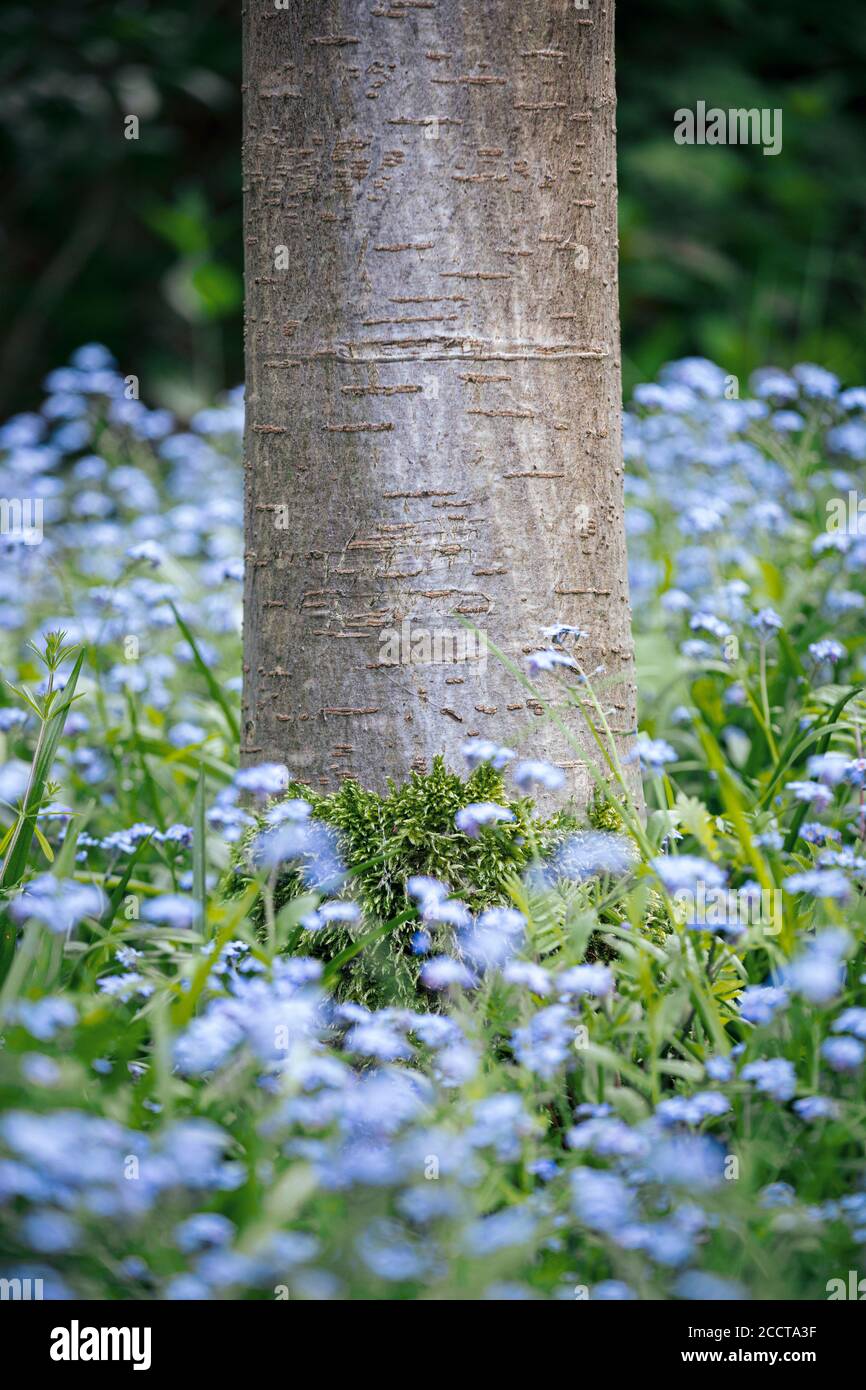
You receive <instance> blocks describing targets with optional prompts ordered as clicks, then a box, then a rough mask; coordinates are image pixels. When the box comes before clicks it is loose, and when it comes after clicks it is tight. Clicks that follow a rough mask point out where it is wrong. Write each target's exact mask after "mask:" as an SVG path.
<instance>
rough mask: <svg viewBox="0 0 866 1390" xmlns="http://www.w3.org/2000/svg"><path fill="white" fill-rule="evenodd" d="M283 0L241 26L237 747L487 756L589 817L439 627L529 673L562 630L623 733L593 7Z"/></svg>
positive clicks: (600, 18) (249, 757)
mask: <svg viewBox="0 0 866 1390" xmlns="http://www.w3.org/2000/svg"><path fill="white" fill-rule="evenodd" d="M277 3H279V0H247V6H246V10H245V43H244V46H245V114H244V133H245V154H244V182H245V235H246V360H247V411H248V418H247V435H246V470H247V502H246V538H247V539H246V546H247V587H246V608H245V611H246V619H245V665H244V671H245V692H244V738H243V749H242V752H243V756H244V758H245V759H246V761H248V762H250V761H261V760H262V759H276V760H279V761H283V762H286V763H287V764H288V766H289V768H290V770H291V772H292V773H293V774H294V775H296V776H298V777H300V778H301V779H302V780H304V781H306V782H308V783H310V784H311V785H312V786H314V787H315V788H317V789H321V790H327V789H332V788H334V787H335V786H337V785H338V784H339V782H340V780H341V779H343V778H345V777H347V776H353V777H357V778H358V780H359V781H361V782H362V783H364V784H365V785H367V786H372V787H378V788H381V787H382V786H383V784H384V781H385V779H386V778H387V777H389V776H392V777H395V778H397V779H398V780H402V779H403V778H405V776H406V774H407V772H408V771H409V770H410V769H413V768H425V767H427V766H429V763H430V760H431V758H432V757H433V756H434V755H435V754H436V753H439V752H441V753H444V754H445V755H446V757H447V759H448V761H449V763H450V764H451V765H452V766H455V767H462V766H463V763H462V759H461V757H460V752H459V749H460V745H461V744H462V743H463V742H464V740H466V739H467V738H469V737H471V736H481V737H485V738H492V739H495V740H497V741H499V742H502V743H507V744H509V745H511V746H513V747H515V748H517V749H518V750H519V751H520V752H521V753H522V754H524V755H527V756H532V757H544V758H548V759H550V760H552V761H553V762H556V763H558V764H560V765H561V766H563V767H564V768H566V770H567V774H568V783H569V789H570V790H571V792H573V794H574V796H575V798H576V799H577V801H578V802H585V801H586V799H587V796H588V794H589V792H590V791H591V781H590V778H589V776H588V774H587V770H586V767H585V759H584V757H582V756H581V755H580V754H579V753H578V752H576V751H575V749H574V748H573V747H571V746H570V745H569V743H568V742H567V740H566V739H565V738H564V737H563V736H562V734H561V732H559V731H557V729H556V728H555V727H554V725H553V723H552V721H550V720H547V719H545V718H544V717H543V711H542V707H541V705H539V704H538V703H537V702H536V700H535V699H534V697H533V696H532V694H531V693H530V692H528V691H527V690H526V688H525V687H524V686H522V685H521V684H520V682H519V681H518V680H517V679H515V677H514V675H513V674H512V673H511V672H509V670H507V669H506V667H505V666H504V665H503V664H502V663H501V662H500V661H499V660H498V659H497V657H496V656H494V655H493V654H492V652H488V653H487V657H486V660H485V659H484V651H483V648H477V647H476V648H474V649H473V646H472V643H471V641H470V639H469V638H468V637H467V630H466V628H465V627H463V626H462V625H461V624H462V623H464V622H465V623H468V624H471V625H474V626H475V627H476V628H477V629H478V630H480V632H482V633H483V634H485V635H486V640H487V642H489V643H490V644H495V645H496V646H497V647H499V648H501V649H502V651H503V652H504V653H505V654H506V655H507V657H508V658H509V660H510V661H512V662H513V663H515V664H516V665H519V666H520V667H521V668H522V669H525V665H524V663H525V657H526V654H527V653H529V652H531V651H533V650H536V649H538V648H539V647H543V646H545V645H547V643H546V640H545V639H544V638H543V637H542V635H541V629H542V627H543V626H544V625H546V624H551V623H554V622H564V623H569V624H574V625H575V626H577V627H579V628H581V629H582V630H583V631H584V632H586V633H587V634H588V636H586V637H585V638H582V639H581V640H580V642H579V643H578V646H577V653H578V655H579V657H580V660H581V664H582V665H583V667H584V669H586V670H587V671H592V670H594V669H595V668H596V667H598V666H603V667H604V668H605V671H606V676H605V677H599V678H597V680H598V683H599V686H600V692H601V699H602V703H603V704H604V705H605V706H606V708H607V709H608V710H609V712H610V722H611V725H612V727H613V729H614V730H615V732H616V733H617V735H618V737H619V738H620V739H621V740H627V737H628V735H629V734H630V733H632V732H633V731H634V728H635V718H636V716H635V692H634V682H633V652H632V642H631V632H630V616H631V615H630V609H629V599H628V586H627V577H626V556H625V537H624V527H623V494H622V460H621V450H620V407H621V387H620V355H619V313H618V300H617V228H616V134H615V131H616V127H615V91H614V63H613V26H614V15H613V3H612V0H591V3H590V4H589V5H588V6H587V7H585V8H584V7H582V6H581V5H580V4H575V0H282V3H283V7H282V8H277ZM437 634H438V637H437ZM461 644H462V645H461ZM473 653H474V654H473ZM428 658H429V659H428ZM539 685H540V689H541V690H542V693H543V694H544V696H545V698H548V697H550V698H552V699H554V700H555V697H556V696H557V693H558V688H557V685H556V678H555V677H553V676H550V675H545V676H542V677H540V679H539ZM566 717H567V719H568V723H569V726H570V728H572V730H573V732H574V734H575V736H576V737H577V738H578V739H579V740H580V743H581V746H582V748H583V749H584V750H585V757H589V758H594V757H596V754H595V750H594V745H593V743H592V740H591V737H590V736H589V734H588V732H587V730H586V728H585V725H584V724H583V721H582V720H581V718H580V716H579V715H578V714H576V713H575V712H574V711H570V712H569V713H568V715H567V716H566Z"/></svg>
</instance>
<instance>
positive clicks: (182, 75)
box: [0, 0, 866, 409]
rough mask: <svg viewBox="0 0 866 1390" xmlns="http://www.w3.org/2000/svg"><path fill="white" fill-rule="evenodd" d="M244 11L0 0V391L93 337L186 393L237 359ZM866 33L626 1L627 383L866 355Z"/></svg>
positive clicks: (709, 7) (159, 386)
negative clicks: (779, 142)
mask: <svg viewBox="0 0 866 1390" xmlns="http://www.w3.org/2000/svg"><path fill="white" fill-rule="evenodd" d="M238 21H239V16H238V11H237V7H236V6H235V5H233V4H230V3H228V0H215V3H212V4H210V5H208V6H204V7H203V6H194V5H192V6H191V5H183V6H181V5H177V4H175V3H172V0H163V3H161V4H160V5H150V6H144V5H142V4H141V3H139V0H121V3H119V4H116V5H112V6H105V5H93V4H88V3H85V2H84V0H67V3H65V4H64V5H62V6H56V7H50V8H46V7H44V6H43V7H34V6H32V5H25V4H22V3H20V0H12V2H11V3H8V4H7V5H5V6H4V9H3V14H2V17H0V40H2V41H0V77H2V84H0V89H2V91H3V93H4V96H3V98H2V100H0V152H2V156H3V165H4V168H6V169H7V170H8V171H9V175H8V184H9V188H10V190H11V191H10V192H9V196H8V197H7V200H6V210H5V216H4V245H5V254H6V263H7V266H8V272H9V273H8V275H7V276H6V279H5V285H4V290H3V296H2V299H0V309H2V313H3V319H4V322H5V323H6V324H7V339H8V346H7V350H6V353H5V355H4V357H3V359H2V372H0V392H3V393H5V395H3V396H2V397H0V409H3V408H6V409H8V408H10V407H11V405H12V403H18V402H21V401H28V402H29V401H30V400H33V399H35V393H36V391H37V389H38V383H39V381H40V379H41V378H42V377H43V376H44V375H45V373H46V372H47V371H48V370H49V368H50V367H52V366H53V365H54V363H55V362H57V361H60V360H61V359H62V358H63V357H65V356H66V355H67V354H68V353H69V352H70V351H71V350H72V348H73V347H74V346H75V344H76V343H78V342H81V341H83V340H85V339H87V338H91V337H103V338H104V339H105V340H106V341H109V342H111V343H112V344H113V346H114V347H115V350H116V351H117V352H118V355H119V357H120V359H121V362H122V364H123V368H124V371H126V372H134V373H135V374H136V375H137V376H138V377H139V378H140V380H141V381H142V383H143V388H144V389H145V391H146V394H147V396H148V398H149V399H159V400H160V402H161V403H162V404H168V405H169V406H171V407H173V408H181V407H182V406H184V405H188V403H189V400H190V398H191V397H192V398H196V399H198V400H199V401H200V402H201V401H202V400H204V399H209V398H210V395H209V393H211V392H212V393H216V391H217V390H218V389H219V387H220V386H222V385H226V384H227V383H229V382H232V381H235V380H237V379H238V378H239V376H240V373H241V365H242V363H241V356H240V352H241V342H242V338H241V331H240V306H241V276H242V260H241V256H242V237H241V192H242V180H241V176H240V153H239V132H240V126H241V51H240V49H241V42H240V26H239V22H238ZM406 23H407V24H410V23H414V20H413V19H412V17H411V16H410V17H409V18H407V20H406ZM864 43H866V39H864V32H863V24H862V22H861V15H860V7H859V5H858V3H857V0H837V2H836V3H835V4H834V5H832V6H828V7H826V8H824V9H822V10H821V11H820V12H816V10H815V8H814V6H812V5H809V4H807V3H805V0H799V3H790V0H765V3H763V4H761V5H753V4H750V3H747V0H704V2H703V3H702V4H700V5H695V4H694V3H691V0H658V3H657V4H656V5H655V6H654V7H653V23H652V24H647V23H645V22H636V19H635V15H634V14H633V13H632V11H631V8H630V7H628V6H626V5H621V6H620V8H619V12H618V26H617V86H618V96H619V104H618V114H617V126H618V131H619V135H618V140H619V164H620V169H619V186H620V254H621V277H620V278H621V304H622V315H623V341H624V343H625V345H626V353H627V355H626V357H625V359H624V364H623V365H624V371H625V377H626V384H627V386H628V387H629V388H630V387H631V386H632V385H633V384H634V383H635V382H637V381H639V380H642V379H645V378H646V377H647V376H652V375H654V374H655V372H656V371H657V369H658V367H659V366H660V365H661V363H663V362H664V361H665V360H667V359H669V358H671V357H676V356H678V355H680V354H682V353H684V352H692V351H700V352H704V353H706V354H707V355H708V356H710V357H714V358H715V359H716V360H718V361H719V362H720V363H722V365H723V366H724V367H725V369H726V371H727V372H730V373H735V374H738V375H740V376H741V377H743V378H745V376H746V374H747V373H748V372H749V371H750V370H752V369H753V368H755V367H757V366H759V365H760V364H761V363H762V362H765V361H776V362H779V363H781V364H783V365H787V364H790V363H791V362H793V361H794V357H793V355H792V354H793V353H794V352H795V350H798V351H800V352H801V353H804V354H805V355H807V356H812V357H814V358H815V359H816V360H818V361H821V362H825V363H826V364H827V365H828V366H831V367H834V368H835V369H836V370H837V371H840V372H843V373H844V374H845V375H846V376H848V377H856V378H858V379H862V378H863V376H864V372H866V356H864V348H863V345H862V334H861V332H860V322H861V320H862V316H863V285H864V284H866V268H864V259H863V250H862V239H861V238H860V237H859V235H858V231H859V227H860V226H861V224H862V222H863V198H864V195H863V190H862V180H860V179H858V178H857V177H856V171H857V170H858V169H859V168H861V167H862V164H863V147H864V133H863V122H862V116H861V111H860V92H861V73H862V69H863V63H864ZM697 101H705V102H706V103H707V105H708V106H710V107H712V106H714V105H715V106H719V107H722V108H724V109H728V108H730V107H741V106H743V107H758V108H768V109H770V110H772V109H776V108H779V109H781V110H782V111H783V117H784V120H783V149H782V153H781V154H780V155H778V156H776V157H773V158H766V157H764V155H763V154H762V152H761V150H760V148H755V147H748V146H744V147H734V146H731V147H711V148H703V149H701V148H696V147H692V148H688V147H681V146H677V145H675V144H674V142H673V138H672V135H673V113H674V111H675V110H677V109H678V108H679V107H689V108H694V106H695V104H696V102H697ZM136 113H137V114H138V115H139V116H140V126H141V129H140V136H139V139H138V140H137V141H134V140H127V139H125V138H124V121H125V118H126V116H127V115H128V114H136ZM795 344H796V349H795ZM190 368H192V372H190ZM190 376H192V380H190ZM181 382H182V383H183V388H182V389H181V386H180V383H181Z"/></svg>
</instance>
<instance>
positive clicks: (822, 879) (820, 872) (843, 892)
mask: <svg viewBox="0 0 866 1390" xmlns="http://www.w3.org/2000/svg"><path fill="white" fill-rule="evenodd" d="M782 886H783V888H784V889H785V892H786V893H808V894H810V895H811V896H812V897H814V898H831V899H833V900H835V901H836V902H844V901H845V899H846V898H849V897H850V896H851V884H850V883H849V882H848V879H847V878H846V877H845V875H844V874H843V873H842V872H841V870H840V869H806V870H804V872H803V873H799V874H790V875H789V876H788V877H787V878H786V879H785V881H784V883H783V885H782Z"/></svg>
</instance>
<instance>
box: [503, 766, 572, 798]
mask: <svg viewBox="0 0 866 1390" xmlns="http://www.w3.org/2000/svg"><path fill="white" fill-rule="evenodd" d="M512 775H513V777H514V781H515V784H516V785H517V786H518V787H519V788H520V790H521V791H522V792H529V791H531V790H532V788H533V787H534V786H538V787H544V788H545V790H546V791H559V789H560V787H563V786H565V773H564V772H563V770H562V768H561V767H554V765H553V763H545V762H540V761H538V760H533V759H526V760H524V761H523V762H519V763H518V764H517V766H516V767H515V769H514V772H513V774H512Z"/></svg>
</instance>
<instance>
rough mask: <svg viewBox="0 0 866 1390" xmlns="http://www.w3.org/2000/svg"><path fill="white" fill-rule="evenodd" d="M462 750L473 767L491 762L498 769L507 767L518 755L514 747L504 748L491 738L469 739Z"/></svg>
mask: <svg viewBox="0 0 866 1390" xmlns="http://www.w3.org/2000/svg"><path fill="white" fill-rule="evenodd" d="M460 752H461V753H462V754H463V757H464V758H465V759H466V762H467V764H468V765H469V767H471V768H476V767H481V765H482V764H483V763H489V764H490V766H491V767H494V768H496V769H497V770H498V769H501V768H503V767H505V765H506V763H508V762H510V761H511V759H512V758H516V757H517V754H516V753H515V751H514V749H513V748H504V747H503V746H502V745H501V744H499V743H494V742H493V740H492V739H489V738H470V739H467V741H466V742H465V743H464V744H463V746H462V747H461V749H460Z"/></svg>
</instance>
